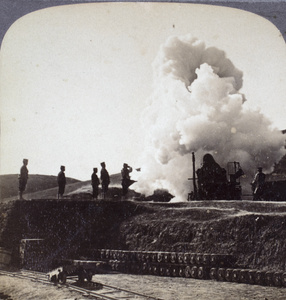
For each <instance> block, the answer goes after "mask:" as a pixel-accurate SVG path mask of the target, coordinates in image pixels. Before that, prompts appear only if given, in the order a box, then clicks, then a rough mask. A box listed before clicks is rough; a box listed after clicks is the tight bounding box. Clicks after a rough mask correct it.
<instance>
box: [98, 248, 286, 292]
mask: <svg viewBox="0 0 286 300" xmlns="http://www.w3.org/2000/svg"><path fill="white" fill-rule="evenodd" d="M95 253H98V258H100V259H101V260H104V261H107V262H108V263H109V264H110V265H111V267H112V269H113V270H115V271H119V272H124V273H133V274H144V275H155V276H168V277H170V276H172V277H186V278H194V279H211V280H218V281H228V282H235V283H247V284H257V285H267V286H277V287H286V272H283V271H281V272H277V271H276V272H275V271H262V270H255V269H246V268H239V267H238V266H236V264H235V257H234V256H232V255H229V254H213V253H192V252H164V251H127V250H110V249H101V250H98V251H95Z"/></svg>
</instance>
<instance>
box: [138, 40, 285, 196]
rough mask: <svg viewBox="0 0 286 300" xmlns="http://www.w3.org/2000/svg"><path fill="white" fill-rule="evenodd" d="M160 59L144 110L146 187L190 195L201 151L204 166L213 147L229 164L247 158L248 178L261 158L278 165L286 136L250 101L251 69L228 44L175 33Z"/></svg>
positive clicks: (142, 187) (142, 178)
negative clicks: (244, 90)
mask: <svg viewBox="0 0 286 300" xmlns="http://www.w3.org/2000/svg"><path fill="white" fill-rule="evenodd" d="M153 67H154V91H153V93H152V95H151V97H150V99H149V103H148V107H147V108H146V110H145V111H144V113H143V117H142V122H143V127H144V130H145V133H146V138H145V148H144V149H142V153H143V155H142V158H141V161H140V163H141V173H140V175H139V178H138V183H136V185H135V186H134V187H135V188H136V190H137V191H138V192H141V193H144V194H146V195H150V194H152V193H153V191H154V190H156V189H167V190H168V191H169V192H170V193H171V194H173V195H174V196H175V197H176V200H177V201H185V200H186V199H187V194H188V193H189V192H190V189H191V182H190V181H188V178H189V177H192V157H191V152H193V151H194V152H195V153H196V168H198V167H200V162H201V161H202V157H203V155H204V154H205V153H211V154H212V155H213V156H214V158H215V160H216V161H217V162H218V163H219V164H220V165H221V166H222V167H226V164H227V162H229V161H239V162H240V164H241V166H242V168H243V170H244V172H245V173H246V174H248V178H246V180H247V181H248V183H249V182H250V181H251V179H252V178H251V179H250V176H251V177H252V175H253V172H254V171H255V170H256V168H257V166H258V165H259V166H262V167H263V168H265V169H266V170H267V169H268V170H270V169H271V167H272V166H273V164H274V162H275V161H277V160H278V159H279V158H280V157H281V156H282V155H283V146H284V138H285V137H283V135H282V134H281V132H280V131H279V130H278V129H272V127H271V122H270V121H269V120H268V119H267V118H266V117H265V116H264V115H263V114H262V113H260V112H259V111H250V110H247V109H245V108H244V105H243V103H244V102H245V101H246V100H245V98H244V95H242V94H240V93H239V89H240V88H241V87H242V75H243V74H242V72H241V71H239V70H238V69H236V68H235V66H234V65H233V63H232V62H231V61H230V60H229V59H228V58H227V57H226V55H225V53H224V52H223V51H221V50H219V49H217V48H214V47H212V48H206V47H205V44H204V43H203V42H202V41H200V40H198V39H196V38H194V37H192V36H190V35H187V36H183V37H170V38H169V39H168V40H167V41H166V43H165V44H164V45H162V46H161V48H160V51H159V53H158V55H157V57H156V59H155V61H154V64H153Z"/></svg>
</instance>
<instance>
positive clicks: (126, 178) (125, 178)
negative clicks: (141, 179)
mask: <svg viewBox="0 0 286 300" xmlns="http://www.w3.org/2000/svg"><path fill="white" fill-rule="evenodd" d="M131 172H132V168H131V167H130V166H128V164H126V163H124V164H123V169H122V170H121V176H122V181H121V185H122V196H126V194H127V193H128V188H129V186H130V185H131V184H132V183H133V182H134V181H133V182H132V181H131V180H130V175H129V174H130V173H131Z"/></svg>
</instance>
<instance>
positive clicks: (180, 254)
mask: <svg viewBox="0 0 286 300" xmlns="http://www.w3.org/2000/svg"><path fill="white" fill-rule="evenodd" d="M183 262H184V253H182V252H179V253H178V263H179V264H182V263H183Z"/></svg>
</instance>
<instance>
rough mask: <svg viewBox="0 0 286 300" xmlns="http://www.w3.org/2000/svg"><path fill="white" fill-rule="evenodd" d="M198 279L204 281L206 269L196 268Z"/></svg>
mask: <svg viewBox="0 0 286 300" xmlns="http://www.w3.org/2000/svg"><path fill="white" fill-rule="evenodd" d="M198 279H206V269H205V268H204V267H199V268H198Z"/></svg>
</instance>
